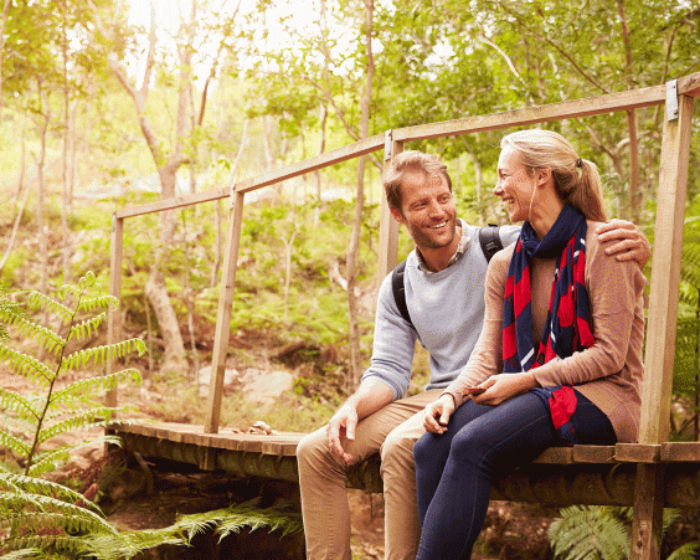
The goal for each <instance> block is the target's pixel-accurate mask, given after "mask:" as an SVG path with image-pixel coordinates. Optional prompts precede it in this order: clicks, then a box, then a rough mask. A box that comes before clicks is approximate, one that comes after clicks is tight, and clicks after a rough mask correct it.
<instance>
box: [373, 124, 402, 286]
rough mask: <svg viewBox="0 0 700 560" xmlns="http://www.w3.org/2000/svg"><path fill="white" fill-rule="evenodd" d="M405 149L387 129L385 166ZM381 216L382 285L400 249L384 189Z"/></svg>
mask: <svg viewBox="0 0 700 560" xmlns="http://www.w3.org/2000/svg"><path fill="white" fill-rule="evenodd" d="M402 151H403V143H402V142H397V141H395V140H394V138H393V134H392V131H391V130H387V132H386V134H385V136H384V167H385V170H386V168H387V167H388V166H389V163H390V161H391V160H392V159H393V158H394V157H396V156H397V155H399V154H400V153H401V152H402ZM380 208H381V216H380V218H379V257H378V262H377V285H380V284H381V282H382V280H384V277H385V276H386V275H387V274H389V272H391V271H392V270H393V269H394V267H395V266H396V256H397V254H398V250H399V224H398V223H397V221H396V220H394V218H392V217H391V212H390V211H389V205H388V204H387V202H386V195H385V193H384V189H382V196H381V205H380Z"/></svg>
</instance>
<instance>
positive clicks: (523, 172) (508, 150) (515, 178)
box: [493, 145, 536, 223]
mask: <svg viewBox="0 0 700 560" xmlns="http://www.w3.org/2000/svg"><path fill="white" fill-rule="evenodd" d="M497 172H498V180H497V181H496V187H495V188H494V189H493V194H495V195H496V196H498V197H500V198H501V200H502V201H503V204H504V206H505V208H506V210H507V211H508V216H509V218H510V221H511V222H513V223H515V222H521V221H523V220H527V219H529V217H530V204H531V202H532V198H533V195H534V193H535V188H536V186H535V185H536V178H535V174H534V173H532V174H531V173H529V172H528V169H527V168H526V167H525V166H524V165H523V164H522V163H521V161H520V153H519V152H517V151H516V150H515V148H513V147H512V146H508V145H507V146H505V147H504V148H503V149H502V150H501V155H500V157H499V158H498V170H497Z"/></svg>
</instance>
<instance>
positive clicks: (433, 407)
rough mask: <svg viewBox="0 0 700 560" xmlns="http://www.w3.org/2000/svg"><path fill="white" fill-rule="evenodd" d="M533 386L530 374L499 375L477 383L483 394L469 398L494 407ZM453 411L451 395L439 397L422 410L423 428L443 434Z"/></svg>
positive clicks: (533, 380)
mask: <svg viewBox="0 0 700 560" xmlns="http://www.w3.org/2000/svg"><path fill="white" fill-rule="evenodd" d="M535 385H536V382H535V376H534V375H533V374H532V372H521V373H499V374H497V375H492V376H491V377H489V378H488V379H486V380H485V381H483V382H482V383H479V385H478V387H479V388H480V389H484V392H483V393H480V394H479V395H471V396H470V398H471V399H472V400H473V401H474V402H475V403H478V404H483V405H488V406H496V405H499V404H501V403H502V402H504V401H506V400H508V399H510V398H511V397H514V396H515V395H519V394H520V393H525V392H526V391H528V390H530V389H531V388H532V387H534V386H535ZM455 409H456V403H455V401H454V398H453V397H452V395H451V394H449V393H445V394H443V395H441V396H440V398H439V399H438V400H436V401H433V402H431V403H430V404H429V405H428V406H426V407H425V408H424V409H423V427H424V428H425V429H426V431H428V432H431V433H433V434H444V433H445V431H447V424H448V423H449V421H450V417H451V416H452V414H453V413H454V411H455Z"/></svg>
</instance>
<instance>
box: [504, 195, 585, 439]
mask: <svg viewBox="0 0 700 560" xmlns="http://www.w3.org/2000/svg"><path fill="white" fill-rule="evenodd" d="M587 229H588V227H587V224H586V218H585V216H584V215H583V214H582V213H581V212H580V211H578V210H577V209H575V208H574V207H573V206H570V205H569V204H566V205H564V208H563V209H562V211H561V213H560V214H559V217H558V218H557V220H556V221H555V222H554V225H553V226H552V228H551V229H550V230H549V232H547V235H546V236H545V237H544V239H542V240H541V241H540V240H539V239H538V238H537V235H536V234H535V231H534V230H533V229H532V226H531V225H530V224H529V223H528V222H525V224H524V225H523V228H522V230H521V233H520V238H519V239H518V242H517V245H516V247H515V252H514V253H513V258H512V259H511V261H510V267H509V269H508V278H507V280H506V289H505V305H504V309H503V364H504V372H506V373H516V372H520V371H528V370H530V369H532V368H535V367H537V366H540V365H542V364H544V363H546V362H548V361H549V360H551V359H553V358H555V357H560V358H565V357H567V356H571V355H572V354H573V353H574V352H576V351H579V350H583V349H585V348H588V347H590V346H592V345H593V344H594V342H595V339H594V337H593V333H592V329H591V321H590V306H589V300H588V292H587V291H586V285H585V279H584V273H585V269H586V232H587ZM554 257H557V258H558V260H557V266H556V269H555V271H554V280H553V282H552V292H551V296H550V300H549V310H548V312H547V321H546V324H545V328H544V332H543V333H542V339H541V340H540V341H539V344H538V346H537V347H535V344H534V341H533V336H532V329H533V327H532V302H531V297H532V294H531V290H530V263H531V262H532V259H533V258H542V259H547V258H554ZM545 392H546V398H547V400H548V404H549V408H550V412H551V415H552V421H553V422H554V427H555V429H557V430H558V431H559V432H560V435H562V437H564V439H565V440H568V441H571V437H568V436H567V434H565V433H564V432H571V433H570V434H569V436H573V435H574V434H573V431H574V428H573V427H572V426H571V422H570V420H571V417H572V415H573V414H574V412H575V410H576V401H575V393H574V392H573V390H572V389H571V388H570V387H564V388H560V387H550V388H547V389H545ZM541 396H543V397H544V396H545V395H541ZM572 399H573V401H572Z"/></svg>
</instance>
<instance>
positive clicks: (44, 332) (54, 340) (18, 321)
mask: <svg viewBox="0 0 700 560" xmlns="http://www.w3.org/2000/svg"><path fill="white" fill-rule="evenodd" d="M10 324H11V325H12V326H13V327H14V329H15V330H16V331H17V334H19V335H22V336H24V337H26V338H27V339H29V340H36V342H38V343H39V344H40V345H41V346H42V348H45V349H46V350H48V351H49V352H51V353H53V354H58V353H59V352H60V350H61V348H63V346H65V344H66V339H65V338H63V337H62V336H60V335H59V334H58V333H56V332H55V331H53V330H52V329H49V328H47V327H44V326H43V325H40V324H39V323H36V322H34V321H30V320H29V319H25V318H24V317H21V316H18V315H15V316H13V317H12V322H11V323H10Z"/></svg>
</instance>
